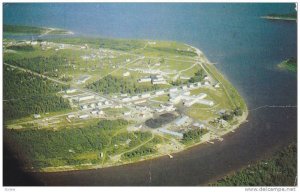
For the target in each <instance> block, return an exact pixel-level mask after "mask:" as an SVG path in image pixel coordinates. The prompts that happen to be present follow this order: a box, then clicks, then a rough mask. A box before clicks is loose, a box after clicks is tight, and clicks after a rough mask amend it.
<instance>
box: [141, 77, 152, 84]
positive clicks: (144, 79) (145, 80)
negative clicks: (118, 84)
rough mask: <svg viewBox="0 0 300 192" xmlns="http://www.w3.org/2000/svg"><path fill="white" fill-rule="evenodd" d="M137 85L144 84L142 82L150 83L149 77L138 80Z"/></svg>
mask: <svg viewBox="0 0 300 192" xmlns="http://www.w3.org/2000/svg"><path fill="white" fill-rule="evenodd" d="M138 82H139V83H144V82H151V78H150V77H144V78H141V79H139V80H138Z"/></svg>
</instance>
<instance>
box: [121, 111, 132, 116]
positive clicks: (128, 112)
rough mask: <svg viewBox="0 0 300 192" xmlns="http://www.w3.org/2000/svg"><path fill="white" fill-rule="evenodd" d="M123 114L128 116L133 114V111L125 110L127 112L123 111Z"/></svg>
mask: <svg viewBox="0 0 300 192" xmlns="http://www.w3.org/2000/svg"><path fill="white" fill-rule="evenodd" d="M123 115H126V116H128V115H131V112H130V111H125V112H124V113H123Z"/></svg>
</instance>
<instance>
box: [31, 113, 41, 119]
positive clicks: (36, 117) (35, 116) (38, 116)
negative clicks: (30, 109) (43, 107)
mask: <svg viewBox="0 0 300 192" xmlns="http://www.w3.org/2000/svg"><path fill="white" fill-rule="evenodd" d="M33 117H34V118H35V119H38V118H41V115H40V114H33Z"/></svg>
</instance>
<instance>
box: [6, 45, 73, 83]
mask: <svg viewBox="0 0 300 192" xmlns="http://www.w3.org/2000/svg"><path fill="white" fill-rule="evenodd" d="M15 49H16V47H15ZM18 49H22V51H25V50H26V51H28V48H26V46H20V48H18ZM4 62H5V63H8V64H11V65H15V66H19V67H22V68H26V69H29V70H32V71H35V72H37V73H40V74H47V75H48V76H52V77H57V76H58V75H59V72H60V71H59V70H60V69H61V68H62V67H64V66H65V67H68V66H67V59H66V58H64V57H62V56H58V55H50V56H47V57H46V56H36V57H26V56H22V55H18V54H8V55H6V56H5V57H4Z"/></svg>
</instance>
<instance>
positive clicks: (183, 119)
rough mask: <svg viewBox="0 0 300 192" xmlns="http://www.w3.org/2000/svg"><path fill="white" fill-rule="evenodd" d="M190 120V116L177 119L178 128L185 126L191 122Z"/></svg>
mask: <svg viewBox="0 0 300 192" xmlns="http://www.w3.org/2000/svg"><path fill="white" fill-rule="evenodd" d="M189 119H190V118H189V117H188V116H183V117H180V118H178V119H176V121H175V125H177V126H181V125H184V124H186V123H187V122H188V121H189Z"/></svg>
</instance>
